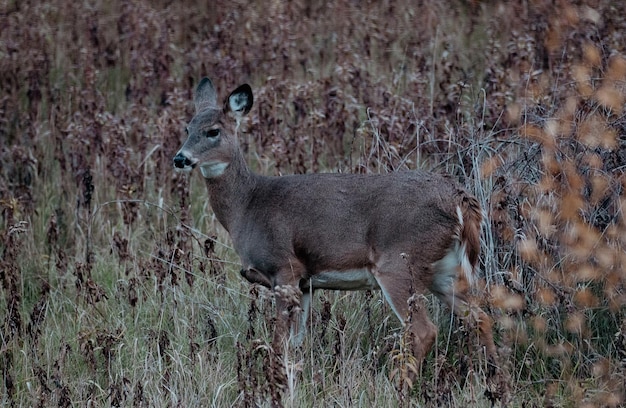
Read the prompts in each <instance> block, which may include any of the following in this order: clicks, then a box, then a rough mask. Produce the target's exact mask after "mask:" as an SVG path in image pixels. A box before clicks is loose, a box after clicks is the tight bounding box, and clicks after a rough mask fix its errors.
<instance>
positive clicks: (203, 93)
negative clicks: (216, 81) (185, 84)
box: [193, 77, 217, 113]
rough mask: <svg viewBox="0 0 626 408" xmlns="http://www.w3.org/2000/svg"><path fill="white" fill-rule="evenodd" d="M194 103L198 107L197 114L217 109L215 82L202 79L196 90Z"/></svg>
mask: <svg viewBox="0 0 626 408" xmlns="http://www.w3.org/2000/svg"><path fill="white" fill-rule="evenodd" d="M193 101H194V104H195V105H196V113H198V112H202V111H204V110H206V109H208V108H215V107H217V93H216V92H215V87H214V86H213V82H211V80H210V79H209V78H207V77H204V78H202V80H201V81H200V83H199V84H198V87H197V88H196V95H195V98H194V100H193Z"/></svg>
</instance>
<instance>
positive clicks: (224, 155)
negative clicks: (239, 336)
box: [173, 77, 496, 363]
mask: <svg viewBox="0 0 626 408" xmlns="http://www.w3.org/2000/svg"><path fill="white" fill-rule="evenodd" d="M194 105H195V116H194V117H193V118H192V119H191V121H190V122H189V123H188V124H187V126H186V128H185V131H186V133H187V140H186V141H185V142H184V144H183V146H182V147H181V149H180V150H179V151H178V152H177V153H176V155H175V157H174V159H173V161H174V167H175V168H176V169H179V170H183V171H191V170H192V169H194V168H196V167H198V168H199V169H200V172H201V174H202V176H203V177H204V181H205V183H206V187H207V190H208V196H209V202H210V206H211V208H212V210H213V212H214V214H215V217H216V218H217V220H218V222H219V223H220V224H221V225H222V226H223V227H224V228H225V229H226V231H227V232H228V234H229V236H230V238H231V240H232V243H233V246H234V249H235V251H236V252H237V254H238V256H239V258H240V259H241V265H242V269H241V272H240V273H241V275H242V276H243V278H245V279H246V280H247V281H249V282H250V283H253V284H254V283H256V284H260V285H262V286H265V287H267V288H270V289H273V290H276V288H279V287H282V286H286V287H291V288H293V289H296V290H297V293H298V296H299V297H300V298H299V299H298V300H299V302H300V310H301V312H300V319H299V322H298V323H289V322H287V321H286V320H287V319H288V315H289V313H288V311H287V308H288V307H290V306H289V305H288V304H287V303H286V302H285V301H283V300H281V299H280V297H278V296H277V297H276V300H275V305H276V313H277V318H276V324H275V328H274V334H273V335H274V339H277V341H285V342H287V341H288V340H289V336H290V335H291V340H292V342H293V343H294V344H300V343H301V341H302V337H303V335H304V333H305V330H306V324H307V317H308V315H309V312H310V306H311V296H312V294H313V292H314V291H315V290H318V289H327V290H344V291H352V290H381V291H382V295H383V298H384V299H385V301H386V302H387V303H388V304H389V305H390V307H391V309H392V310H393V312H394V313H395V315H396V316H397V317H398V319H399V320H400V322H401V324H402V325H403V327H404V330H406V333H410V334H411V336H410V338H411V339H412V341H411V343H412V344H410V346H409V348H410V350H411V352H412V354H413V356H414V358H415V359H417V360H416V361H418V362H420V363H421V362H422V361H423V359H424V358H425V357H426V356H427V354H428V353H429V351H430V350H431V348H432V347H433V344H434V343H435V340H436V336H437V326H436V325H435V324H434V323H432V322H431V320H430V319H429V317H428V313H427V310H426V308H425V307H417V308H414V310H413V309H410V306H409V303H410V302H409V301H410V299H411V298H413V299H416V297H415V296H414V295H422V294H424V293H425V292H427V291H430V292H431V293H433V294H434V295H435V296H436V297H437V298H438V299H440V300H441V301H442V302H443V303H444V304H446V305H448V307H449V308H450V309H451V310H452V312H454V313H455V314H456V315H457V316H459V317H460V318H462V319H472V321H473V324H475V325H477V327H478V336H479V340H480V344H481V345H482V347H484V350H485V352H486V355H487V357H488V359H489V361H494V359H495V357H496V348H495V345H494V341H493V334H492V320H491V318H490V317H489V316H488V315H487V314H486V313H485V312H484V311H483V310H481V309H480V307H478V306H474V305H471V304H470V302H469V300H468V290H469V288H470V286H471V285H472V284H473V282H475V274H476V269H477V263H478V261H479V255H480V231H481V223H482V218H483V215H482V209H481V207H480V205H479V202H478V200H477V199H476V197H475V196H473V195H472V194H470V193H469V192H468V191H467V190H466V189H465V188H464V187H462V186H461V185H460V184H459V183H458V182H456V181H454V180H453V179H452V177H451V176H449V175H445V174H438V173H434V172H427V171H423V170H407V171H395V172H390V173H386V174H349V173H311V174H294V175H283V176H264V175H259V174H256V173H254V172H252V171H251V170H250V169H249V167H248V165H247V163H246V160H245V158H244V155H243V153H242V151H241V148H240V146H239V143H238V139H237V132H238V130H239V125H240V123H241V120H242V119H243V117H244V116H245V115H246V114H247V113H248V112H250V110H251V108H252V105H253V95H252V89H251V87H250V85H248V84H244V85H241V86H239V87H237V88H236V89H235V90H234V91H232V92H231V93H230V94H229V95H228V97H226V98H225V100H224V102H223V103H218V97H217V93H216V90H215V87H214V85H213V83H212V82H211V80H210V79H208V78H206V77H205V78H203V79H202V80H201V81H200V82H199V84H198V85H197V88H196V90H195V95H194ZM422 298H423V296H422ZM418 301H419V302H422V301H423V299H421V298H418ZM294 326H297V327H295V328H294ZM294 332H295V333H294Z"/></svg>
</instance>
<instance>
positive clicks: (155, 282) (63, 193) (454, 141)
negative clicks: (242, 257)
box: [0, 0, 626, 407]
mask: <svg viewBox="0 0 626 408" xmlns="http://www.w3.org/2000/svg"><path fill="white" fill-rule="evenodd" d="M492 3H493V4H492ZM508 3H513V2H507V4H500V3H494V2H478V1H461V0H454V1H453V0H451V1H449V2H446V3H445V4H440V2H435V1H425V2H422V4H421V5H420V6H419V7H417V6H415V5H414V2H410V1H400V2H350V1H343V0H339V1H335V2H330V3H329V2H322V1H315V0H311V1H306V0H298V1H292V2H277V1H273V2H255V3H254V4H248V3H247V2H239V1H221V0H218V1H215V2H212V3H211V5H210V6H207V5H206V4H205V3H203V2H199V1H194V0H190V1H186V2H183V3H172V2H168V1H136V2H130V3H128V2H121V1H109V2H104V1H98V0H96V1H91V2H85V1H78V2H68V1H65V0H53V1H48V2H28V1H11V0H0V27H2V29H1V30H0V86H1V89H2V92H1V94H0V142H1V143H0V210H1V216H0V253H1V255H2V256H1V257H0V259H1V260H0V305H1V306H0V322H1V326H0V369H1V372H2V382H1V383H0V404H2V405H3V406H63V407H67V406H232V405H236V406H256V405H281V404H282V405H285V406H329V405H334V406H361V405H362V406H382V407H384V406H390V407H396V406H416V405H420V406H422V405H424V406H445V405H452V406H457V405H470V406H490V405H491V404H492V403H495V404H500V405H502V406H504V405H507V406H525V407H530V406H555V407H556V406H574V405H575V406H606V407H614V406H620V405H623V404H624V403H625V402H626V401H625V399H626V396H625V395H624V389H625V388H626V372H625V370H626V318H625V316H624V306H625V305H626V295H625V288H624V284H625V281H626V275H625V270H626V269H625V268H626V252H624V248H625V246H626V221H625V218H624V215H623V207H624V206H625V205H626V198H625V197H626V196H625V192H624V191H625V187H626V176H625V175H624V169H626V153H625V152H626V149H625V148H626V146H625V143H626V142H625V140H626V134H625V130H624V129H626V120H625V119H624V102H625V100H626V85H625V84H626V52H625V50H624V46H625V44H624V42H623V38H622V36H623V33H624V32H626V22H625V21H624V20H623V17H622V16H624V15H626V7H625V6H624V5H621V4H620V3H619V2H614V1H609V0H598V1H594V2H588V4H583V3H585V2H572V3H570V2H568V1H562V2H558V4H557V5H554V4H553V3H554V2H551V1H542V0H537V1H528V2H521V4H519V5H517V4H508ZM502 21H506V22H507V24H502ZM203 75H209V76H211V77H212V78H214V79H215V82H216V84H217V85H218V86H219V87H220V90H221V93H222V94H224V93H225V92H227V91H228V90H230V89H233V88H234V87H235V86H236V85H239V84H240V83H243V82H249V83H250V84H251V85H252V87H253V89H254V91H255V100H256V102H255V107H254V109H253V111H252V112H251V114H250V119H249V120H248V121H247V122H246V123H244V124H243V127H242V129H241V131H242V137H241V143H242V146H243V147H244V150H245V153H246V155H247V157H248V160H249V162H250V164H251V166H252V167H253V168H255V169H256V170H257V171H260V172H263V173H265V174H281V173H285V174H287V173H294V172H295V173H304V172H313V171H342V172H386V171H392V170H395V169H399V168H404V167H409V168H414V167H417V166H422V167H427V168H433V169H436V170H442V171H448V172H450V173H452V174H454V175H455V176H457V177H458V178H459V179H460V180H461V181H463V182H464V183H465V184H466V185H468V186H471V187H472V188H473V190H474V191H475V193H476V194H477V196H478V197H479V198H480V200H481V202H482V203H483V205H484V207H485V209H486V211H487V215H488V223H487V225H486V226H485V230H484V234H483V241H484V252H483V254H482V258H481V266H482V272H483V275H482V276H483V280H482V285H479V288H478V289H477V291H476V300H477V302H478V303H480V304H481V306H482V307H483V308H484V309H485V310H487V311H488V312H489V314H490V315H492V316H493V317H494V319H495V320H496V322H497V324H496V334H497V338H496V341H497V344H498V346H499V353H500V358H501V361H500V370H501V371H500V374H499V376H498V377H497V379H496V380H494V379H493V378H492V377H491V376H490V375H489V368H488V367H485V359H484V356H481V355H480V353H479V352H478V348H477V347H476V339H475V337H476V336H475V333H472V332H471V331H468V329H467V328H464V327H461V328H458V325H457V324H453V323H452V322H451V319H452V318H451V317H450V312H449V310H447V309H445V308H443V307H442V306H440V305H439V304H438V303H437V302H435V301H432V300H431V299H430V298H429V301H428V302H427V304H428V307H429V308H430V312H431V315H432V316H433V317H434V320H435V321H436V322H437V323H438V325H439V328H440V332H439V333H440V334H439V339H438V342H437V350H436V351H435V352H433V353H432V354H431V355H430V356H429V357H428V359H427V360H426V363H425V364H424V367H423V368H422V370H421V373H420V376H419V378H418V383H417V384H416V385H415V386H413V387H412V388H411V389H409V387H407V383H406V382H405V381H404V380H405V378H406V375H403V373H406V372H407V370H410V369H411V367H410V364H411V360H410V358H409V357H408V356H405V354H404V353H403V347H402V334H401V330H400V324H399V323H398V322H397V321H396V320H395V318H394V317H393V315H392V313H390V311H389V308H388V307H387V306H386V305H385V304H384V303H383V301H382V298H381V296H380V294H378V293H334V292H326V293H320V294H316V299H315V303H314V311H313V316H312V325H311V327H310V333H309V335H308V336H307V341H306V344H305V345H304V346H303V347H302V348H301V349H298V350H281V347H280V345H272V344H270V340H269V339H271V334H270V333H271V331H272V325H273V310H272V296H273V295H272V294H271V293H269V292H268V291H265V290H264V289H261V288H257V287H250V286H249V285H248V284H246V283H244V282H242V281H241V279H240V278H239V274H238V273H237V271H238V259H237V258H236V256H235V254H234V252H233V251H232V249H231V248H230V247H229V240H228V237H227V234H226V233H225V231H224V230H223V229H221V227H219V225H217V222H216V220H215V218H214V217H213V215H212V213H211V210H210V208H208V205H207V200H206V193H205V189H204V186H203V185H202V182H201V180H200V177H199V176H197V175H194V176H192V177H190V178H187V177H186V176H185V175H182V174H179V173H176V172H174V171H173V169H172V163H171V161H172V157H173V155H174V154H175V152H176V150H177V149H178V148H179V146H180V144H181V142H182V139H183V138H184V132H183V131H182V129H183V126H184V123H185V121H186V120H188V119H189V118H190V117H191V115H192V104H191V91H192V89H193V87H194V85H195V83H196V81H197V80H198V78H200V77H201V76H203ZM281 356H282V357H284V359H283V358H281Z"/></svg>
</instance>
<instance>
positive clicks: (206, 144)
mask: <svg viewBox="0 0 626 408" xmlns="http://www.w3.org/2000/svg"><path fill="white" fill-rule="evenodd" d="M252 102H253V97H252V89H250V86H249V85H247V84H245V85H241V86H240V87H238V88H237V89H235V90H234V91H233V92H232V93H231V94H230V95H229V96H228V98H226V100H225V101H224V104H223V105H222V106H220V105H218V103H217V93H216V92H215V87H214V86H213V83H212V82H211V80H210V79H209V78H203V79H202V80H201V81H200V84H198V87H197V88H196V94H195V98H194V104H195V107H196V115H195V116H194V117H193V118H192V119H191V121H190V122H189V124H188V125H187V127H186V128H185V131H186V132H187V140H186V141H185V144H183V147H182V148H181V149H180V150H179V151H178V153H176V156H174V166H175V167H176V168H178V169H181V170H185V171H191V170H192V169H193V168H194V167H196V166H197V167H199V168H200V171H201V172H202V175H203V176H204V177H206V178H214V177H219V176H220V175H221V174H222V173H223V172H224V170H226V168H227V167H228V166H229V165H230V162H231V160H232V157H233V149H237V148H238V144H237V140H236V137H235V135H236V131H237V126H238V125H239V121H240V120H241V118H242V117H243V116H244V115H245V114H247V113H248V112H249V111H250V108H251V107H252Z"/></svg>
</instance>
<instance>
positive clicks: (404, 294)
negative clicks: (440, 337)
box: [373, 256, 437, 364]
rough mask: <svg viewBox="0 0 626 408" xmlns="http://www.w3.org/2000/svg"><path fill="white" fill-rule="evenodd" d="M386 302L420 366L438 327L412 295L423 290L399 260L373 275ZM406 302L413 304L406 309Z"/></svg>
mask: <svg viewBox="0 0 626 408" xmlns="http://www.w3.org/2000/svg"><path fill="white" fill-rule="evenodd" d="M373 274H374V277H375V278H376V281H377V282H378V285H379V286H380V288H381V290H382V292H383V296H384V297H385V300H386V301H387V302H388V303H389V305H390V306H391V308H392V309H393V311H394V313H395V314H396V316H398V319H400V321H401V322H402V324H403V325H404V326H405V330H406V331H407V332H408V334H409V335H410V338H411V344H410V347H411V351H412V352H413V356H414V357H415V358H416V359H417V361H418V362H419V363H420V364H421V362H422V361H423V360H424V358H425V357H426V355H428V353H429V351H430V350H431V348H432V347H433V344H434V343H435V339H436V338H437V326H435V325H434V324H433V322H431V321H430V319H429V318H428V313H427V312H426V308H425V307H424V304H423V302H422V300H421V299H420V298H419V297H417V296H415V297H413V298H412V299H411V297H412V296H413V295H414V294H417V295H419V294H422V293H424V288H423V287H421V285H420V284H419V282H418V281H417V280H416V279H414V277H413V274H412V273H411V270H410V268H409V266H408V264H407V261H406V260H405V259H403V258H402V257H401V256H398V257H397V259H393V260H387V261H385V262H381V263H379V264H378V265H377V268H376V270H374V271H373ZM409 299H411V302H412V303H413V302H418V303H417V304H415V303H413V305H412V307H410V306H409Z"/></svg>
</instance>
